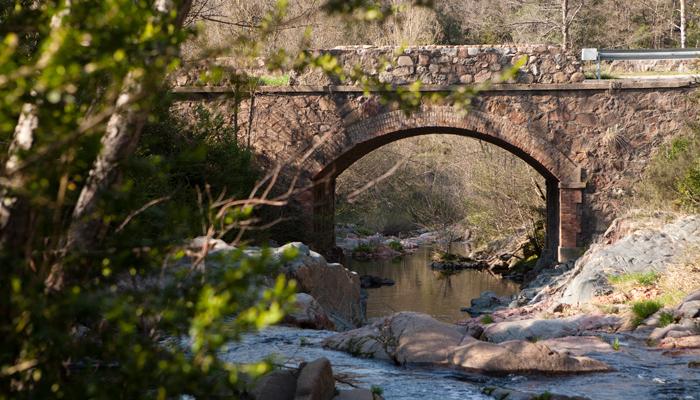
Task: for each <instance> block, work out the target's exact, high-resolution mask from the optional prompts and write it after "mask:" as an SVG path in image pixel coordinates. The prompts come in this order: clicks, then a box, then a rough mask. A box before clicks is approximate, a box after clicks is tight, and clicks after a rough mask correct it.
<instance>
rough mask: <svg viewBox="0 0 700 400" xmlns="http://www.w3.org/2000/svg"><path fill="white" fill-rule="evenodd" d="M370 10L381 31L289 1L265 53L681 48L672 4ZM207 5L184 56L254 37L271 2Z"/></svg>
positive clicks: (689, 24) (601, 1) (453, 0)
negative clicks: (295, 49) (511, 46)
mask: <svg viewBox="0 0 700 400" xmlns="http://www.w3.org/2000/svg"><path fill="white" fill-rule="evenodd" d="M683 1H684V2H685V3H687V4H686V5H685V6H686V7H685V8H686V9H685V19H686V23H685V24H684V25H685V27H686V44H687V46H688V47H693V46H698V43H699V40H700V26H699V25H698V18H697V16H698V13H699V12H700V9H699V8H698V7H699V6H698V5H697V4H696V3H694V2H688V1H685V0H683ZM366 3H367V4H373V3H375V2H371V1H368V2H366ZM376 3H377V4H381V5H382V6H384V7H394V8H395V9H396V11H397V12H395V13H394V14H392V16H391V17H390V18H389V19H388V20H387V21H386V23H385V24H382V25H376V24H370V23H363V22H358V21H355V22H353V23H352V24H348V23H347V20H344V19H342V18H329V17H328V15H327V14H326V13H325V12H324V8H323V5H324V2H322V1H318V0H290V1H289V10H290V12H289V16H290V18H289V19H288V20H286V21H285V23H284V24H282V25H280V26H279V29H278V30H277V31H276V32H275V33H274V35H273V37H271V38H270V42H269V49H271V50H272V49H275V48H276V47H277V46H279V45H280V44H284V45H285V47H287V48H289V47H290V46H301V47H304V46H306V45H307V44H310V45H311V47H314V48H324V47H326V48H327V47H333V46H338V45H346V44H376V45H403V44H406V45H422V44H483V43H556V44H561V43H562V42H563V35H564V32H566V35H567V40H566V43H567V45H568V46H570V47H572V48H574V49H578V48H582V47H604V48H665V47H680V40H681V32H680V25H681V15H680V3H681V1H678V0H651V1H647V0H628V1H617V0H568V1H562V0H518V1H512V0H493V1H483V0H434V1H431V3H432V4H433V7H432V8H419V7H414V6H412V5H411V3H412V2H411V1H408V0H382V1H377V2H376ZM564 3H566V10H567V11H566V19H565V20H564V19H562V6H563V5H564ZM206 4H207V7H202V8H201V9H197V10H198V11H197V15H198V18H199V19H201V20H203V21H204V22H205V25H204V26H205V29H204V31H203V35H202V36H200V37H199V38H198V40H199V42H197V43H198V44H195V45H192V46H189V47H188V48H187V49H188V50H187V53H188V55H189V56H191V57H196V56H198V54H200V52H199V51H198V49H199V48H202V46H201V44H209V45H211V44H214V45H218V46H222V47H225V46H226V45H227V43H230V39H231V38H232V35H235V34H240V33H241V32H245V33H249V34H255V30H254V26H256V24H257V21H260V19H261V17H262V16H263V15H264V14H265V13H266V12H268V11H269V10H270V9H272V8H274V7H275V4H276V0H260V1H255V2H251V1H235V0H209V1H207V2H206ZM307 31H309V32H311V35H310V36H307ZM307 38H308V41H310V43H308V41H307Z"/></svg>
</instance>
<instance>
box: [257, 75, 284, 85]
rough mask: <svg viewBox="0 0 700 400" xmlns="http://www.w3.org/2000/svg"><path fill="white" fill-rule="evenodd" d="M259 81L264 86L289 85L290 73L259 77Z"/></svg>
mask: <svg viewBox="0 0 700 400" xmlns="http://www.w3.org/2000/svg"><path fill="white" fill-rule="evenodd" d="M258 83H259V84H260V85H262V86H289V75H280V76H268V75H264V76H261V77H258Z"/></svg>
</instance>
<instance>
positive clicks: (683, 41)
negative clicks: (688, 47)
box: [680, 0, 686, 49]
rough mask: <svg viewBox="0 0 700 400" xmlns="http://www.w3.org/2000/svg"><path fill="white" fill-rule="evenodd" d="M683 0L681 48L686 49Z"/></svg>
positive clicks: (682, 0) (683, 3)
mask: <svg viewBox="0 0 700 400" xmlns="http://www.w3.org/2000/svg"><path fill="white" fill-rule="evenodd" d="M680 1H681V48H682V49H685V26H686V20H685V0H680Z"/></svg>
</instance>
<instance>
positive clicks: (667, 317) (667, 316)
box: [659, 312, 676, 328]
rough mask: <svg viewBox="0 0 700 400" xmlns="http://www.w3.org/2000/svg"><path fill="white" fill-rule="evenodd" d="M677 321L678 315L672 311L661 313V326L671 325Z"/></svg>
mask: <svg viewBox="0 0 700 400" xmlns="http://www.w3.org/2000/svg"><path fill="white" fill-rule="evenodd" d="M675 322H676V317H674V316H673V314H672V313H670V312H662V313H661V314H660V315H659V327H660V328H663V327H665V326H668V325H671V324H673V323H675Z"/></svg>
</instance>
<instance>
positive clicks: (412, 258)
mask: <svg viewBox="0 0 700 400" xmlns="http://www.w3.org/2000/svg"><path fill="white" fill-rule="evenodd" d="M430 253H431V249H430V248H429V247H422V248H419V249H418V250H417V251H416V252H415V253H413V254H407V255H405V256H403V257H400V258H397V259H394V260H372V261H357V260H352V259H348V260H346V262H345V264H346V267H347V268H349V269H351V270H353V271H356V272H357V273H358V274H360V275H374V276H379V277H381V278H390V279H393V280H394V281H395V282H396V284H395V285H393V286H383V287H381V288H377V289H368V293H369V298H368V299H367V317H368V318H374V317H382V316H385V315H390V314H393V313H394V312H397V311H418V312H422V313H425V314H429V315H432V316H433V317H434V318H436V319H439V320H442V321H446V322H455V321H457V320H459V319H463V318H465V317H468V316H469V315H468V314H466V313H463V312H461V311H460V309H461V308H462V307H468V306H469V305H470V301H471V299H473V298H476V297H479V295H480V294H481V293H482V292H485V291H492V292H495V293H496V294H497V295H499V296H505V295H512V294H515V293H517V292H518V284H516V283H514V282H512V281H508V280H505V279H502V278H500V277H498V276H495V275H493V274H491V273H490V272H488V271H474V270H466V271H460V272H458V273H455V274H452V275H446V274H444V273H441V272H439V271H433V270H432V269H431V268H430Z"/></svg>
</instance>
